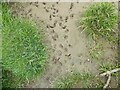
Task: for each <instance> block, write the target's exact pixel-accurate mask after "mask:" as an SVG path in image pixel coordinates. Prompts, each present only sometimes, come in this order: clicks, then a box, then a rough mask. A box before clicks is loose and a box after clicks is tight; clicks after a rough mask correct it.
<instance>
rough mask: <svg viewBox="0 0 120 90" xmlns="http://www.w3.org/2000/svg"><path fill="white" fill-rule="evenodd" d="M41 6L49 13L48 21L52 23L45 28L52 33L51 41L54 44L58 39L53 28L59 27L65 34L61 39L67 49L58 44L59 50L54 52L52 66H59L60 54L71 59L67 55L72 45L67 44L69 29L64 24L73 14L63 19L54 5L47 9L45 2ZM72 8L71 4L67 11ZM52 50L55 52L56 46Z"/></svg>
mask: <svg viewBox="0 0 120 90" xmlns="http://www.w3.org/2000/svg"><path fill="white" fill-rule="evenodd" d="M42 4H43V5H44V9H45V11H46V12H50V15H49V21H54V23H53V24H48V25H46V28H47V29H48V30H49V31H50V32H51V33H52V34H51V37H52V39H53V41H54V42H55V41H57V39H58V38H59V35H58V34H59V33H57V32H56V30H55V27H56V26H57V25H58V26H59V27H61V31H62V30H64V32H65V35H64V36H63V38H64V40H65V42H67V44H68V47H65V46H64V44H59V45H58V46H59V48H60V49H61V50H58V51H57V52H56V53H57V54H58V56H56V57H55V56H54V57H53V61H54V64H56V63H59V64H60V65H62V63H61V61H60V57H61V56H62V54H65V55H64V56H65V57H66V58H69V59H71V53H69V49H68V48H72V45H71V44H70V43H68V32H69V29H68V27H67V25H66V23H67V22H68V20H69V19H72V18H73V17H74V14H70V16H66V17H63V16H61V15H59V14H58V13H59V10H58V9H57V8H56V7H55V4H52V5H51V7H47V5H46V3H45V2H43V3H42ZM57 4H58V2H56V5H57ZM73 7H74V4H73V3H71V4H70V8H69V10H72V8H73ZM63 34H64V33H63ZM54 48H55V49H56V50H57V48H56V45H55V47H54ZM63 52H65V53H63Z"/></svg>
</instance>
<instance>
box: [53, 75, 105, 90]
mask: <svg viewBox="0 0 120 90" xmlns="http://www.w3.org/2000/svg"><path fill="white" fill-rule="evenodd" d="M103 85H104V84H103V82H102V80H101V79H100V78H99V77H95V76H94V75H92V74H91V73H82V74H80V73H73V74H69V75H66V76H65V77H62V78H60V79H58V80H56V81H55V82H54V83H53V88H57V89H64V90H67V89H69V88H74V87H78V88H102V87H103Z"/></svg>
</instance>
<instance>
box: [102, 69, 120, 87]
mask: <svg viewBox="0 0 120 90" xmlns="http://www.w3.org/2000/svg"><path fill="white" fill-rule="evenodd" d="M118 71H120V68H116V69H113V70H111V71H107V72H105V73H102V74H100V76H105V75H108V80H107V82H106V84H105V85H104V87H103V88H104V89H105V88H107V87H108V85H109V83H110V80H111V74H112V73H114V72H118Z"/></svg>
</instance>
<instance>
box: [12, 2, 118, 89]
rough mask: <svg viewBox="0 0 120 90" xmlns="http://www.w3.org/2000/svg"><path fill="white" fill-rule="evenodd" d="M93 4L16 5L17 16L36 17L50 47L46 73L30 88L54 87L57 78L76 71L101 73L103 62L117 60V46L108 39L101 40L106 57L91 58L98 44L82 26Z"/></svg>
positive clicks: (30, 85) (34, 18) (29, 85)
mask: <svg viewBox="0 0 120 90" xmlns="http://www.w3.org/2000/svg"><path fill="white" fill-rule="evenodd" d="M91 4H93V3H90V2H86V3H85V2H84V3H77V2H74V3H70V2H66V3H65V2H61V3H56V2H54V3H52V2H49V3H48V2H47V3H42V2H39V3H14V4H13V5H12V11H13V15H15V16H16V15H18V16H21V17H22V18H28V19H30V20H33V21H35V22H36V23H37V25H38V26H40V27H42V28H43V30H44V32H45V43H46V44H47V46H48V47H49V50H50V57H49V60H48V62H47V67H46V69H45V71H44V74H43V75H42V77H38V78H37V79H36V80H34V81H33V82H30V83H29V84H28V85H26V87H34V88H46V87H51V86H52V83H53V82H54V81H55V80H56V79H58V78H59V77H62V76H65V75H66V74H68V73H72V72H74V71H76V72H80V73H82V72H91V73H92V74H94V75H97V74H99V73H100V71H99V66H100V64H101V63H107V62H110V63H114V60H115V58H116V56H117V49H116V48H113V45H111V44H110V43H109V42H106V41H104V40H101V41H100V42H101V43H102V44H103V46H104V52H105V53H104V55H103V56H104V57H103V58H102V60H94V59H92V58H90V55H89V50H90V47H91V45H94V43H93V42H92V41H91V40H90V39H89V38H88V37H87V36H86V33H85V32H82V29H81V28H78V27H79V21H80V20H81V17H82V14H83V13H84V11H85V10H86V8H88V7H89V5H91ZM81 32H82V33H81ZM114 47H115V46H114Z"/></svg>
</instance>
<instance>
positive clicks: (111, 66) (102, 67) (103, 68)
mask: <svg viewBox="0 0 120 90" xmlns="http://www.w3.org/2000/svg"><path fill="white" fill-rule="evenodd" d="M118 67H119V65H118V64H115V63H110V62H108V63H102V64H101V65H100V68H99V71H100V73H104V72H107V71H111V70H113V69H115V68H118ZM113 75H115V76H118V72H117V73H113Z"/></svg>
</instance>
